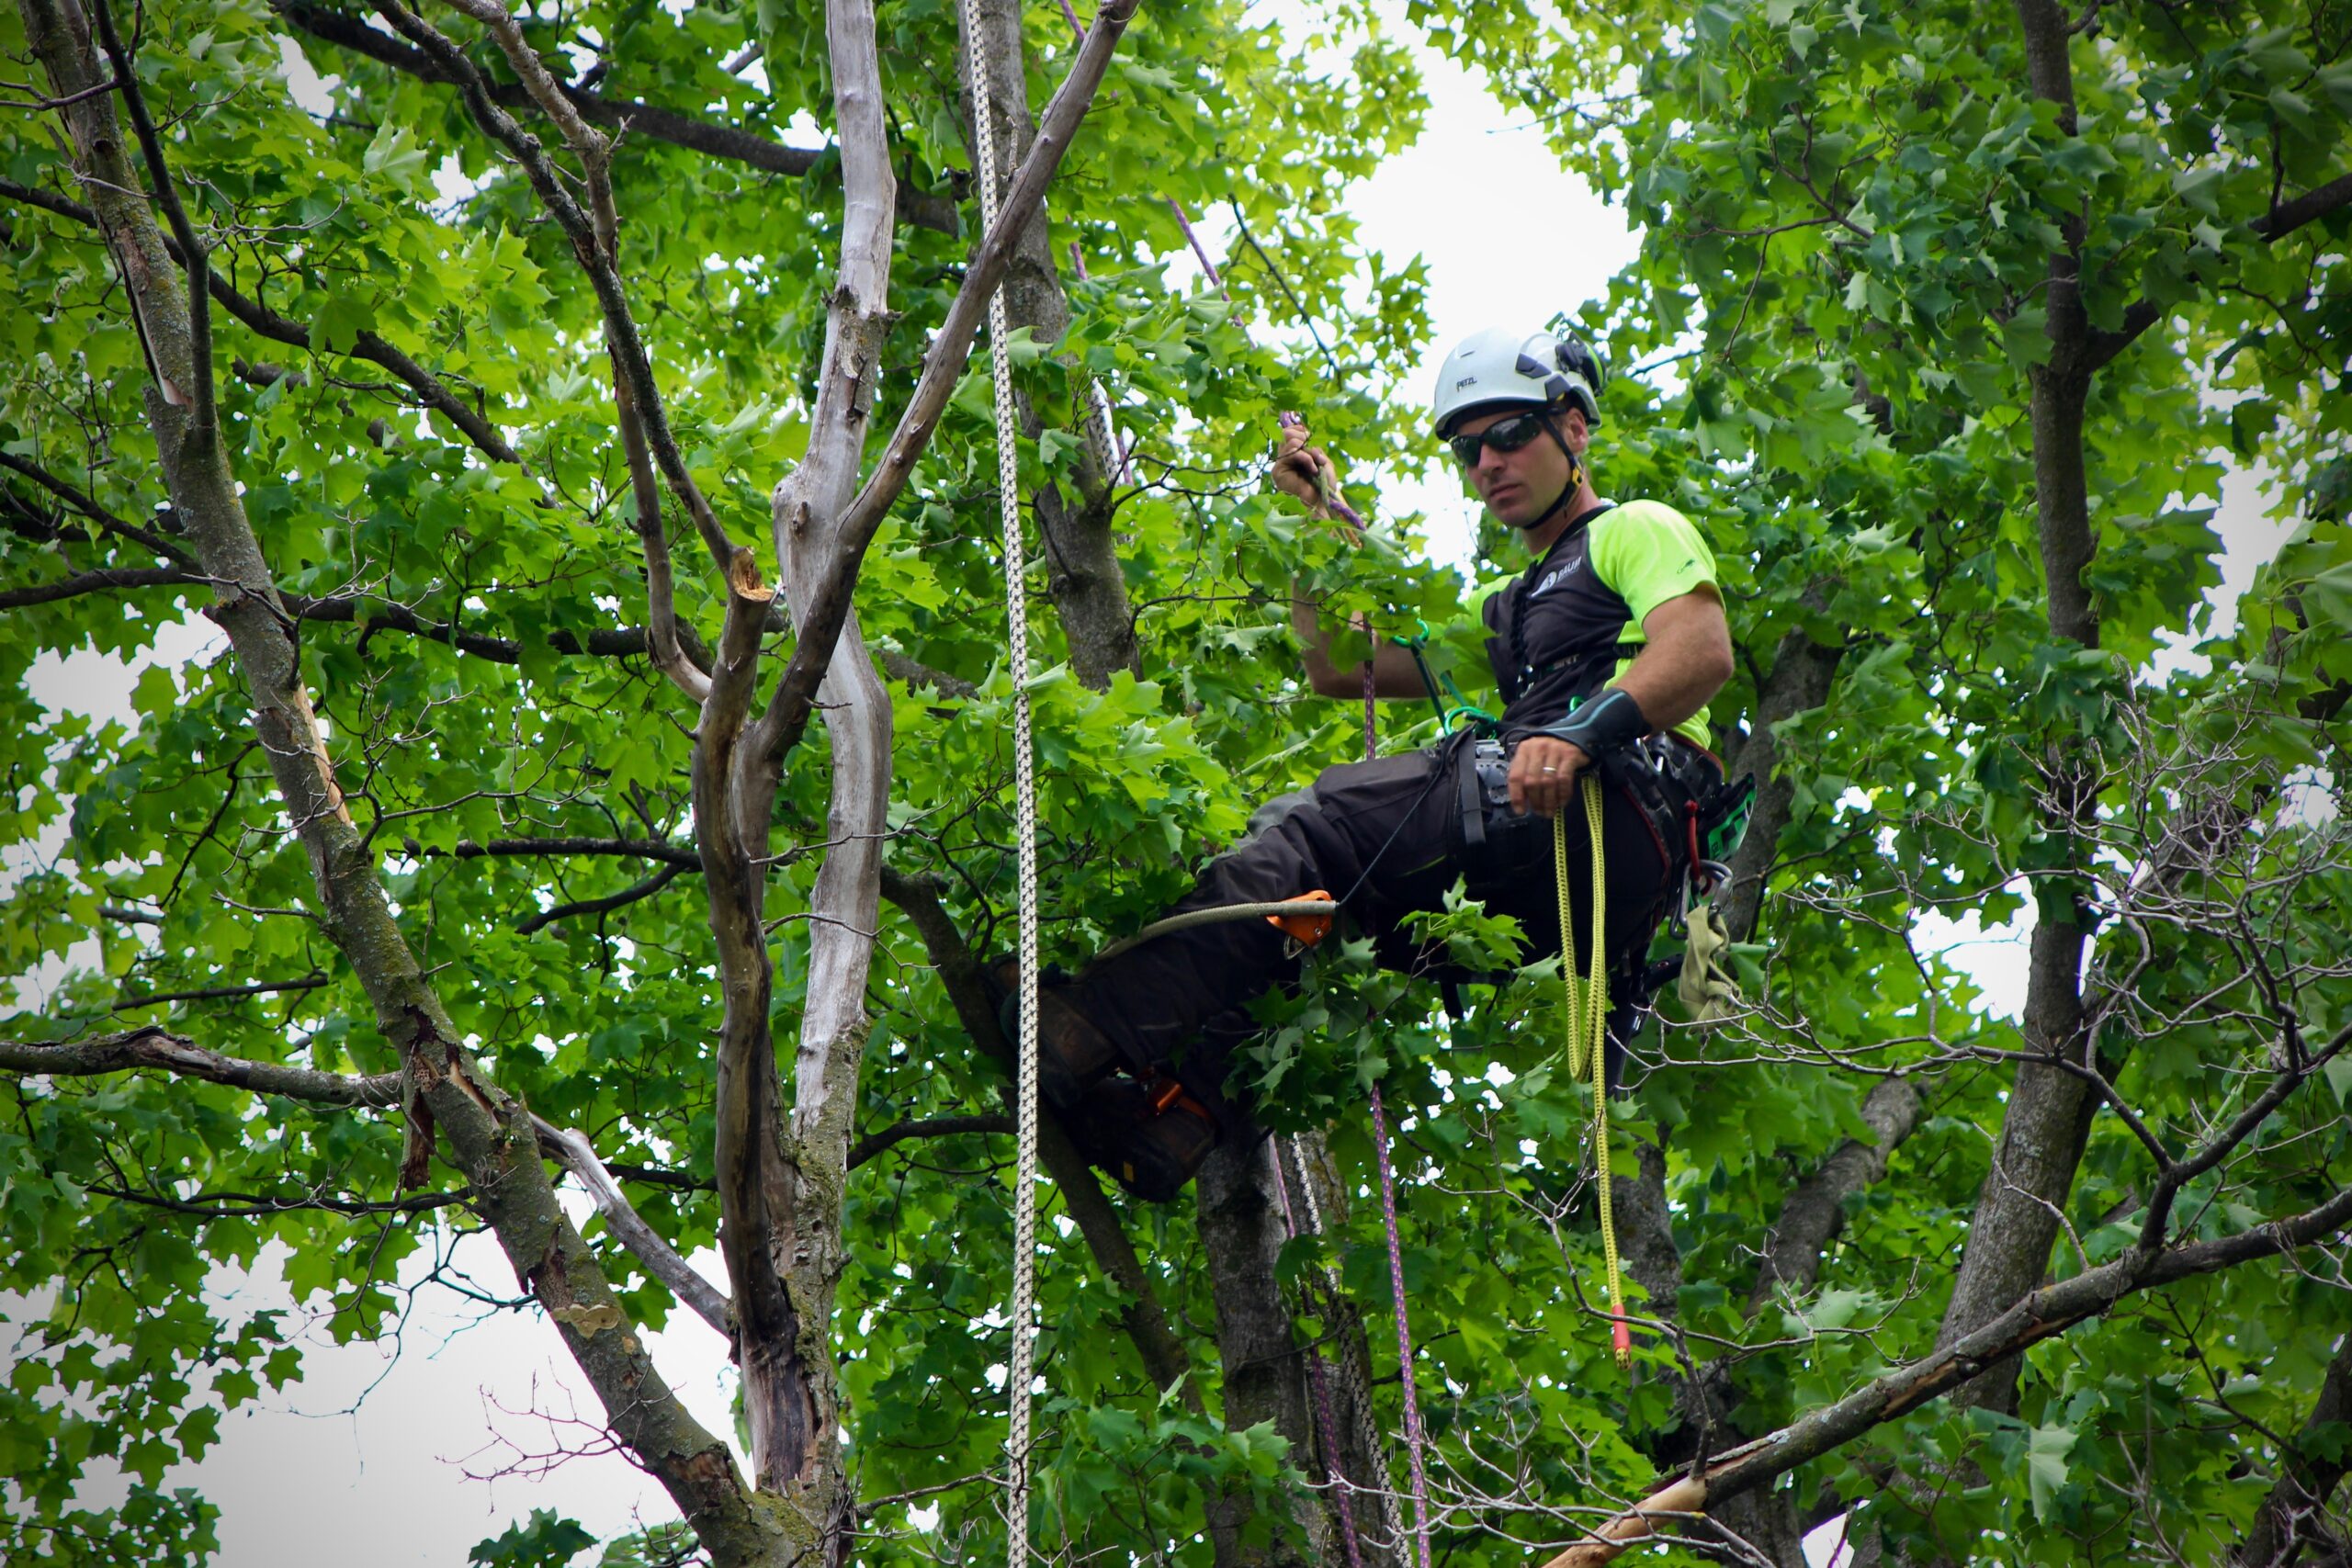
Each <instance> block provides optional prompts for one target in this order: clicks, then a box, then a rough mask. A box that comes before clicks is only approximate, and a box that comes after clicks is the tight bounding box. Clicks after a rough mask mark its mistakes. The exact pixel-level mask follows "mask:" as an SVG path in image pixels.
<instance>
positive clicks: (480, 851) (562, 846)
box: [409, 838, 702, 871]
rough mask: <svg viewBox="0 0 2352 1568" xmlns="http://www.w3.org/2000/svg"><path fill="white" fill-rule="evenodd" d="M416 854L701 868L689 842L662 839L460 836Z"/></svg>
mask: <svg viewBox="0 0 2352 1568" xmlns="http://www.w3.org/2000/svg"><path fill="white" fill-rule="evenodd" d="M409 849H410V852H411V853H413V854H447V855H449V856H451V857H452V858H454V859H457V860H481V859H483V858H485V857H489V856H503V855H620V856H627V857H631V858H634V859H637V860H652V861H661V862H662V863H665V864H669V865H674V866H677V867H678V868H679V869H681V870H684V871H699V870H701V869H702V862H701V860H700V859H699V858H698V857H697V855H696V853H695V850H694V849H693V847H692V846H690V845H684V844H669V843H664V842H662V840H659V839H590V838H547V839H492V840H488V841H487V842H477V841H475V840H472V839H460V840H458V841H457V843H456V844H454V845H452V846H451V847H450V848H448V849H447V850H427V849H422V848H419V847H417V846H415V845H411V846H409Z"/></svg>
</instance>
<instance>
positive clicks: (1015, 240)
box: [755, 0, 1140, 758]
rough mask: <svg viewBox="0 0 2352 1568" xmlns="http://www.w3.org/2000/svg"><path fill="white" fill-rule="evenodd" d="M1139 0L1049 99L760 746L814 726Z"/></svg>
mask: <svg viewBox="0 0 2352 1568" xmlns="http://www.w3.org/2000/svg"><path fill="white" fill-rule="evenodd" d="M1139 4H1140V0H1104V4H1103V8H1102V10H1101V11H1099V12H1097V13H1096V14H1095V17H1094V25H1093V26H1092V27H1091V28H1088V29H1087V33H1086V39H1085V41H1084V42H1083V43H1081V44H1080V45H1079V48H1078V53H1077V57H1076V58H1075V59H1073V60H1072V61H1071V62H1070V68H1069V74H1068V75H1067V76H1065V77H1064V78H1063V79H1062V85H1061V86H1060V87H1059V88H1058V89H1057V90H1056V92H1055V94H1054V96H1053V101H1052V102H1051V103H1049V104H1047V105H1046V113H1045V117H1044V118H1043V119H1042V120H1041V121H1040V122H1039V124H1038V127H1037V139H1036V141H1034V142H1032V143H1031V144H1030V147H1029V152H1028V153H1027V155H1026V156H1024V157H1023V159H1022V160H1021V164H1020V167H1019V168H1018V169H1016V170H1015V171H1014V173H1013V176H1012V183H1011V185H1010V186H1009V188H1008V189H1007V190H1006V192H1005V197H1004V201H1003V204H1002V205H1001V207H1000V208H999V209H997V223H996V227H995V228H994V229H992V230H990V231H989V233H988V234H987V235H986V236H984V237H983V238H982V240H981V242H980V244H979V247H978V250H976V251H975V252H974V253H973V255H972V261H971V265H970V266H969V267H968V268H967V270H966V272H965V275H964V283H963V287H962V288H958V289H957V290H956V298H955V299H954V301H953V302H952V303H950V304H949V306H948V308H947V315H946V319H945V320H944V321H942V322H941V323H940V327H939V332H938V333H937V335H936V336H934V337H933V339H932V343H931V348H930V351H929V352H928V353H927V354H926V355H924V356H923V367H922V376H921V378H918V379H917V381H916V383H915V389H914V391H913V393H912V394H911V395H910V397H909V398H908V400H907V406H906V409H905V411H904V412H902V413H901V414H900V415H899V424H898V428H897V429H895V430H893V431H892V432H891V433H890V439H889V441H888V444H886V445H885V446H884V447H883V451H882V458H881V461H880V462H879V463H877V464H876V465H875V468H874V472H873V474H872V475H871V476H870V477H868V479H866V481H865V489H864V490H862V491H859V492H858V495H857V498H856V499H855V500H854V501H853V502H851V503H850V505H849V508H848V510H847V511H846V512H845V513H843V514H842V517H841V518H840V520H839V522H838V523H837V524H836V525H834V528H833V557H832V560H831V564H830V566H829V567H828V568H827V570H826V573H825V576H824V578H823V580H822V581H820V583H819V584H818V585H817V588H816V590H815V592H812V593H810V594H809V595H808V596H807V598H806V600H805V601H803V602H802V604H801V608H800V615H799V617H798V618H799V622H800V635H799V638H798V640H797V642H796V643H795V644H794V646H793V649H792V660H791V662H790V663H789V664H787V665H786V667H785V671H784V677H783V679H782V680H781V681H780V682H778V683H777V685H776V691H775V697H774V698H773V699H772V700H771V701H770V703H769V705H768V707H767V711H766V712H765V713H763V715H762V716H761V718H760V725H759V732H758V735H757V738H756V740H755V744H756V745H757V747H758V749H759V751H760V753H761V754H762V755H763V756H766V757H769V758H777V757H781V756H783V755H784V754H785V753H786V752H787V751H789V750H792V748H793V747H794V746H795V745H797V743H798V742H799V739H800V737H801V735H802V733H803V732H804V731H806V730H807V728H809V715H810V713H811V712H812V711H813V703H814V699H815V697H816V694H817V686H818V682H820V681H821V680H823V678H824V673H825V665H826V663H827V662H828V661H829V660H831V658H832V649H833V643H834V640H835V639H836V638H837V637H840V635H841V628H842V623H843V622H844V621H846V620H847V619H848V618H849V611H850V603H851V599H852V597H853V596H854V593H855V592H856V589H857V575H858V571H859V570H860V569H861V567H862V566H863V565H864V563H865V547H866V546H867V545H868V544H870V543H871V542H872V541H873V538H874V534H875V530H876V529H877V528H879V527H880V526H881V525H882V519H883V518H884V517H885V516H887V515H888V513H889V510H890V507H891V504H892V503H893V502H896V501H897V500H898V498H899V491H902V490H903V489H905V488H906V483H907V479H908V478H909V476H910V475H911V474H912V473H913V472H914V466H915V460H916V459H917V458H918V457H922V452H923V448H924V447H925V446H928V445H929V444H930V442H931V434H932V432H933V430H934V429H936V428H937V427H938V424H939V419H940V415H941V414H942V413H944V412H945V411H946V407H947V400H948V397H949V395H950V394H952V393H953V392H954V391H955V389H956V382H957V380H958V379H960V378H961V377H962V375H963V371H964V363H965V357H966V355H967V354H969V352H970V351H971V347H972V339H973V337H974V335H975V334H976V333H978V331H979V325H980V321H981V318H982V317H983V315H985V314H986V312H987V310H988V300H989V295H991V294H993V293H994V292H995V291H996V287H997V285H998V283H999V282H1001V280H1002V279H1003V276H1004V270H1005V266H1006V264H1007V263H1008V262H1009V261H1010V260H1011V259H1012V253H1013V250H1014V249H1015V247H1016V246H1018V245H1019V243H1020V240H1021V233H1022V231H1023V227H1024V226H1025V225H1026V223H1027V221H1028V219H1029V215H1030V213H1032V212H1033V211H1035V209H1036V208H1037V205H1038V204H1039V203H1040V202H1042V201H1044V200H1045V197H1046V186H1049V185H1051V184H1052V183H1053V179H1054V176H1055V175H1056V174H1057V173H1058V172H1059V171H1060V169H1061V164H1062V160H1063V158H1064V157H1065V156H1067V155H1068V154H1069V145H1070V141H1071V140H1072V139H1073V138H1074V137H1075V136H1076V135H1077V134H1078V130H1079V127H1080V125H1082V124H1083V123H1084V122H1085V119H1086V111H1087V109H1088V107H1090V106H1091V104H1092V103H1093V101H1094V95H1095V92H1096V91H1097V90H1098V89H1099V88H1100V87H1101V86H1102V85H1103V73H1105V72H1106V71H1108V70H1109V69H1110V65H1111V57H1112V55H1113V53H1114V51H1116V50H1117V49H1118V45H1119V37H1120V35H1121V34H1122V33H1124V32H1125V30H1126V27H1127V22H1128V20H1129V19H1130V18H1131V17H1134V15H1135V12H1136V6H1137V5H1139ZM797 597H798V594H797V590H796V598H797Z"/></svg>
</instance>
